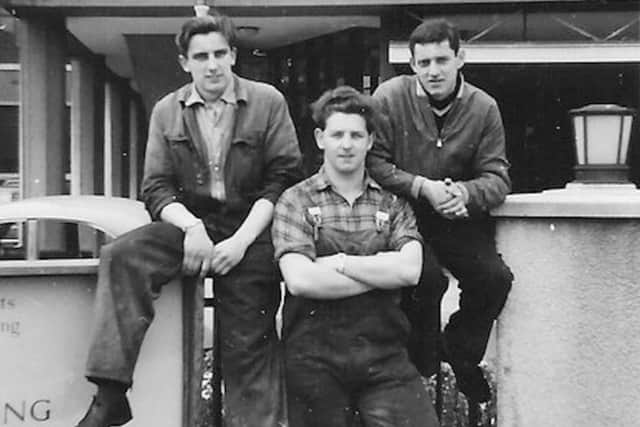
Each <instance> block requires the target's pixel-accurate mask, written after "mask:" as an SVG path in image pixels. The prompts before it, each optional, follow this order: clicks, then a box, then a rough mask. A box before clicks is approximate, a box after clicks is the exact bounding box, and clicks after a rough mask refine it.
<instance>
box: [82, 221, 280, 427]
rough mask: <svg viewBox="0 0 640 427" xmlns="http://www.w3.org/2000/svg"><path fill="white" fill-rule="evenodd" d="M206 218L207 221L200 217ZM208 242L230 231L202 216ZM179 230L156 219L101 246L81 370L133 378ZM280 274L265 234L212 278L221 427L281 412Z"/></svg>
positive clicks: (178, 253)
mask: <svg viewBox="0 0 640 427" xmlns="http://www.w3.org/2000/svg"><path fill="white" fill-rule="evenodd" d="M205 223H206V221H205ZM207 230H208V232H209V235H210V236H211V238H212V240H213V241H214V242H219V241H220V240H222V239H224V238H226V237H228V236H229V235H230V234H231V232H232V231H233V230H219V229H216V227H213V226H210V224H208V223H207ZM183 240H184V234H183V232H182V231H181V230H180V229H178V228H176V227H174V226H172V225H170V224H166V223H162V222H154V223H152V224H148V225H145V226H143V227H140V228H138V229H136V230H133V231H131V232H130V233H127V234H125V235H123V236H121V237H120V238H118V239H116V240H115V241H114V242H112V243H110V244H109V245H106V246H104V247H103V249H102V251H101V255H100V268H99V273H98V288H97V295H96V310H97V312H96V319H97V322H96V330H95V335H94V337H93V342H92V344H91V347H90V352H89V358H88V361H87V377H88V378H89V379H90V380H92V381H94V382H95V381H96V380H100V379H109V380H116V381H120V382H123V383H126V384H128V385H130V384H131V381H132V375H133V370H134V367H135V364H136V360H137V358H138V354H139V351H140V346H141V344H142V340H143V339H144V336H145V332H146V331H147V328H148V327H149V324H150V323H151V322H152V320H153V316H154V308H153V301H154V299H155V298H157V297H158V296H159V294H160V290H161V288H162V285H163V284H165V283H167V282H168V281H170V280H171V279H173V278H175V277H177V276H178V275H179V274H180V271H181V266H182V256H183ZM279 280H280V279H279V274H278V272H277V269H276V268H275V263H274V262H273V247H272V245H271V242H270V239H269V238H268V233H266V232H265V234H264V235H263V236H261V238H259V239H258V240H256V242H254V244H252V245H251V246H250V247H249V248H248V249H247V251H246V253H245V256H244V258H243V260H242V261H241V262H240V263H239V264H238V265H237V266H236V267H235V268H233V269H232V270H231V271H230V272H229V273H228V274H226V275H225V276H215V277H214V287H215V294H216V300H217V306H216V311H217V316H218V319H219V325H220V328H219V332H220V343H221V344H220V345H221V349H220V353H221V363H222V377H223V380H224V386H225V395H224V410H225V426H227V427H240V426H242V427H254V426H265V427H272V426H278V425H280V424H279V422H281V421H282V417H283V416H284V412H285V411H284V410H283V407H284V403H285V402H284V399H283V396H284V394H283V384H284V382H283V372H282V359H281V357H280V343H279V341H278V338H277V335H276V333H275V320H274V318H275V311H276V309H277V307H278V303H279V295H280V288H279Z"/></svg>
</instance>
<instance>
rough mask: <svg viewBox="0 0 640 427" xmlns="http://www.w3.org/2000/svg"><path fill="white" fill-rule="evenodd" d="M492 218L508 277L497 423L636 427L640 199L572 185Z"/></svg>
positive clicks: (527, 197) (523, 200)
mask: <svg viewBox="0 0 640 427" xmlns="http://www.w3.org/2000/svg"><path fill="white" fill-rule="evenodd" d="M493 214H494V215H495V216H496V218H497V242H498V248H499V250H500V251H501V253H502V254H503V256H504V259H505V261H506V262H507V263H508V265H509V266H510V267H511V268H512V270H513V272H514V275H515V281H514V285H513V289H512V291H511V294H510V296H509V300H508V301H507V304H506V306H505V309H504V311H503V312H502V314H501V316H500V319H499V320H498V328H497V360H498V362H497V377H498V423H499V425H501V426H517V427H538V426H616V427H635V426H637V425H638V420H640V405H638V396H640V340H638V325H639V324H640V287H639V283H638V282H639V280H640V191H639V190H637V189H635V187H634V186H632V185H629V186H621V187H620V186H588V185H580V184H575V185H573V184H570V185H569V186H568V187H567V188H566V189H562V190H550V191H544V192H542V193H537V194H519V195H511V196H509V197H508V199H507V201H506V203H505V204H504V205H503V206H502V207H500V208H499V209H497V210H495V211H494V212H493Z"/></svg>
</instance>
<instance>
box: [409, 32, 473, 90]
mask: <svg viewBox="0 0 640 427" xmlns="http://www.w3.org/2000/svg"><path fill="white" fill-rule="evenodd" d="M463 65H464V58H463V55H462V50H458V54H457V55H456V53H455V52H454V51H453V49H451V46H449V40H444V41H442V42H437V43H426V44H416V45H415V46H414V49H413V57H412V58H411V69H412V70H413V72H414V73H416V75H417V76H418V78H419V79H420V83H422V86H423V87H424V89H425V90H426V91H427V92H429V94H430V95H431V96H432V97H434V98H435V99H437V100H442V99H444V98H446V97H447V96H449V95H450V94H451V92H453V90H454V89H455V87H456V78H457V76H458V70H459V69H460V68H462V66H463Z"/></svg>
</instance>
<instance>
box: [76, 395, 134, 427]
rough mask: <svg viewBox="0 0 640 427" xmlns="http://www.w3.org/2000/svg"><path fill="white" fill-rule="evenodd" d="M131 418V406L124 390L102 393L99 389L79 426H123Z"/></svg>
mask: <svg viewBox="0 0 640 427" xmlns="http://www.w3.org/2000/svg"><path fill="white" fill-rule="evenodd" d="M131 418H132V416H131V407H130V406H129V401H128V400H127V396H126V394H125V393H124V392H119V393H101V392H100V390H99V391H98V394H96V396H94V397H93V400H92V401H91V405H90V406H89V409H88V410H87V413H86V414H85V415H84V417H83V418H82V420H80V422H79V423H78V425H77V427H110V426H121V425H123V424H126V423H127V422H129V421H130V420H131Z"/></svg>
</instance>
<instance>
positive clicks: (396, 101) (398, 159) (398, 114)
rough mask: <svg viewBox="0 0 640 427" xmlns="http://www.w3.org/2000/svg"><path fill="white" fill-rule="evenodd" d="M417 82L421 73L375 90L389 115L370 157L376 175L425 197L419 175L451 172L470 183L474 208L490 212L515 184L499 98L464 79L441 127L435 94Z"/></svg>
mask: <svg viewBox="0 0 640 427" xmlns="http://www.w3.org/2000/svg"><path fill="white" fill-rule="evenodd" d="M417 85H418V82H417V76H415V75H414V76H398V77H394V78H392V79H390V80H388V81H386V82H384V83H382V84H381V85H380V86H379V87H378V88H377V89H376V91H375V93H374V95H373V96H374V98H375V99H376V100H377V101H378V102H379V103H380V106H381V109H382V112H383V113H384V117H383V119H382V123H381V126H380V129H379V130H378V132H377V137H376V140H375V142H374V146H373V148H372V149H371V151H370V152H369V155H368V157H367V168H368V170H369V172H370V173H371V176H372V177H373V179H375V180H376V181H377V182H379V183H380V184H381V185H382V186H383V187H385V188H387V189H389V190H391V191H392V192H394V193H396V194H400V195H402V196H405V197H408V198H410V199H413V200H414V201H417V198H418V197H419V196H418V195H419V185H418V183H419V179H420V178H419V177H426V178H429V179H434V180H441V179H444V178H451V179H452V180H453V181H456V182H459V183H461V184H462V185H463V186H464V187H465V188H466V190H467V193H468V194H469V201H468V203H467V209H468V211H469V214H470V215H471V216H482V215H486V214H487V213H488V211H489V210H490V209H491V208H493V207H495V206H497V205H499V204H501V203H502V202H503V201H504V199H505V196H506V195H507V194H508V193H509V191H510V190H511V180H510V179H509V174H508V169H509V162H508V161H507V157H506V153H505V136H504V128H503V125H502V118H501V116H500V110H499V109H498V105H497V103H496V101H495V100H494V99H493V98H492V97H491V96H489V95H488V94H487V93H486V92H484V91H482V90H481V89H479V88H477V87H475V86H473V85H471V84H469V83H466V82H463V83H462V88H461V90H460V92H459V93H458V96H457V97H456V98H455V100H454V101H453V103H452V105H451V108H450V110H449V112H448V113H447V116H446V118H445V121H444V124H443V126H442V130H441V131H440V132H439V131H438V127H437V126H436V121H435V117H434V113H433V111H432V107H431V105H430V104H429V98H428V96H421V95H419V94H418V92H419V91H418V90H417ZM422 202H424V201H422ZM426 205H429V204H428V203H419V209H420V210H424V209H429V207H427V206H426ZM416 213H417V214H418V215H421V214H422V213H424V211H423V212H416ZM431 213H433V210H431Z"/></svg>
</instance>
